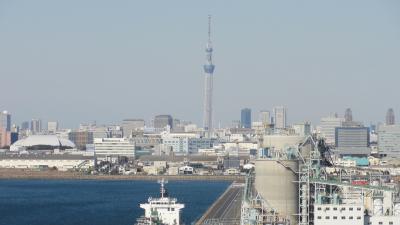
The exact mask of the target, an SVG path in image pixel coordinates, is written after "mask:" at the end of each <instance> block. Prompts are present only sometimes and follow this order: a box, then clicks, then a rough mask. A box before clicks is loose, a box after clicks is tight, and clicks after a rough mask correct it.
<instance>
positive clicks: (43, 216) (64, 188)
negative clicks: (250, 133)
mask: <svg viewBox="0 0 400 225" xmlns="http://www.w3.org/2000/svg"><path fill="white" fill-rule="evenodd" d="M229 184H230V183H229V182H205V181H170V182H169V183H168V184H167V188H168V191H169V194H170V196H171V197H176V198H178V201H179V202H181V203H184V204H185V208H184V210H183V213H182V219H183V221H184V222H185V224H191V222H193V221H195V220H196V219H198V218H199V217H200V216H201V215H202V214H203V213H204V212H205V211H206V210H207V208H208V207H209V206H210V205H211V204H212V203H213V202H214V201H215V200H216V199H217V198H218V197H219V196H220V195H221V194H222V193H223V192H224V191H225V189H226V188H227V187H228V186H229ZM159 187H160V186H159V184H158V183H157V182H155V181H98V180H0V224H1V225H3V224H4V225H6V224H7V225H133V224H134V222H135V221H136V218H137V217H139V216H141V215H143V213H144V210H142V209H141V208H139V203H144V202H147V198H148V197H149V196H153V197H158V195H159Z"/></svg>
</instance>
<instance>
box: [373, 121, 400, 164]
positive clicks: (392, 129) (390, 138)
mask: <svg viewBox="0 0 400 225" xmlns="http://www.w3.org/2000/svg"><path fill="white" fill-rule="evenodd" d="M378 151H379V154H380V155H386V156H389V157H400V125H381V126H379V127H378Z"/></svg>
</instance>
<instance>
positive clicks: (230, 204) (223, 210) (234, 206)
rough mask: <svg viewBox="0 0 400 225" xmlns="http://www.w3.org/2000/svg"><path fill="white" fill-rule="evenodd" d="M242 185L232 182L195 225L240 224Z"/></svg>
mask: <svg viewBox="0 0 400 225" xmlns="http://www.w3.org/2000/svg"><path fill="white" fill-rule="evenodd" d="M243 190H244V183H241V182H234V183H233V184H232V185H230V186H229V187H228V189H227V190H226V191H225V192H224V193H223V194H222V195H221V197H219V198H218V199H217V200H216V201H215V202H214V204H213V205H211V207H210V208H208V210H207V211H206V212H205V213H204V215H203V216H202V217H201V218H200V219H199V220H198V221H197V222H196V225H206V224H207V225H217V224H218V225H233V224H240V211H241V205H242V196H243Z"/></svg>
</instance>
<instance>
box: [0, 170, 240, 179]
mask: <svg viewBox="0 0 400 225" xmlns="http://www.w3.org/2000/svg"><path fill="white" fill-rule="evenodd" d="M162 178H164V179H166V180H207V181H244V177H243V176H228V175H227V176H225V175H218V176H217V175H157V176H154V175H86V174H82V173H79V172H61V171H32V170H22V169H0V179H42V180H51V179H53V180H56V179H66V180H159V179H162Z"/></svg>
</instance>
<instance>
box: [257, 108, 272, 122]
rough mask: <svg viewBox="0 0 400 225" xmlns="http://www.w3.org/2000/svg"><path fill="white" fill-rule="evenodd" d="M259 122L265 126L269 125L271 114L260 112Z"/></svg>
mask: <svg viewBox="0 0 400 225" xmlns="http://www.w3.org/2000/svg"><path fill="white" fill-rule="evenodd" d="M259 121H260V122H261V123H262V124H263V125H265V124H271V113H270V112H269V111H267V110H262V111H260V113H259Z"/></svg>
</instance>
